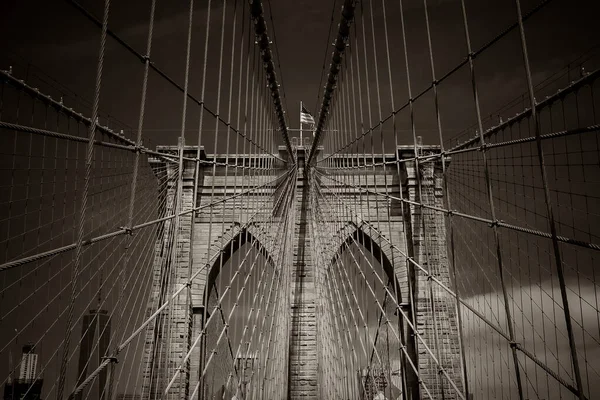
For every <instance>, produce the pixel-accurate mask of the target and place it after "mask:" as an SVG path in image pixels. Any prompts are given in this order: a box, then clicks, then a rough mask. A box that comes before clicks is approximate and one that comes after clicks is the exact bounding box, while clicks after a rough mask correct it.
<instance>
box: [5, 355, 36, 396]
mask: <svg viewBox="0 0 600 400" xmlns="http://www.w3.org/2000/svg"><path fill="white" fill-rule="evenodd" d="M34 350H35V347H34V346H33V345H27V346H23V355H22V357H21V365H20V366H19V378H18V379H12V378H11V377H9V379H8V381H7V382H6V384H5V385H4V400H40V399H41V396H42V385H43V383H44V381H43V380H42V379H36V378H37V375H36V374H37V363H38V355H37V354H36V353H35V352H34Z"/></svg>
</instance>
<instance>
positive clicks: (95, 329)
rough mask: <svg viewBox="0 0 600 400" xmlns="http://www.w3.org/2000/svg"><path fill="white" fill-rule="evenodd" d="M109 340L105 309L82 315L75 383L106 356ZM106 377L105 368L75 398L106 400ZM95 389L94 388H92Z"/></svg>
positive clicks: (85, 376)
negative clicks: (87, 387) (91, 383)
mask: <svg viewBox="0 0 600 400" xmlns="http://www.w3.org/2000/svg"><path fill="white" fill-rule="evenodd" d="M109 341H110V316H109V315H108V311H106V310H101V309H97V310H90V312H89V313H88V314H86V315H84V316H83V323H82V325H81V347H80V349H79V366H78V367H79V368H78V375H77V385H80V384H81V383H82V382H83V381H84V380H85V379H86V378H87V377H88V375H89V373H90V372H91V371H93V370H95V369H96V368H97V367H98V366H99V365H100V363H101V360H102V357H104V356H106V354H107V351H108V343H109ZM106 378H107V371H106V369H104V370H102V371H101V372H100V373H99V374H98V378H97V379H96V382H95V383H94V384H93V385H90V388H89V389H87V390H82V391H81V392H79V393H78V394H77V396H76V400H83V399H89V400H106V399H107V398H108V393H107V392H106V391H105V385H106ZM94 389H96V390H97V391H96V390H94Z"/></svg>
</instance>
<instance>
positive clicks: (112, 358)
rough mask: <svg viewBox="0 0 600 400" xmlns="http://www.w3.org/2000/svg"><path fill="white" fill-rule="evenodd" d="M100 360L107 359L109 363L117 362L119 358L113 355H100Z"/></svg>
mask: <svg viewBox="0 0 600 400" xmlns="http://www.w3.org/2000/svg"><path fill="white" fill-rule="evenodd" d="M102 360H108V361H109V362H110V363H111V364H118V363H119V359H118V358H117V357H115V356H107V357H102Z"/></svg>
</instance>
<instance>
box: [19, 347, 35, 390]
mask: <svg viewBox="0 0 600 400" xmlns="http://www.w3.org/2000/svg"><path fill="white" fill-rule="evenodd" d="M33 351H34V346H33V345H27V346H23V357H22V358H21V368H20V371H19V379H22V380H23V379H25V380H32V381H33V380H35V378H36V376H35V372H36V369H37V363H38V355H37V354H35V353H34V352H33Z"/></svg>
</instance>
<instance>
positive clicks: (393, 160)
mask: <svg viewBox="0 0 600 400" xmlns="http://www.w3.org/2000/svg"><path fill="white" fill-rule="evenodd" d="M420 150H421V151H423V152H424V153H427V152H436V151H438V150H437V148H435V147H427V146H425V147H422V148H421V149H420ZM158 151H160V152H162V153H165V154H168V155H169V156H170V157H173V158H174V159H175V158H177V154H178V147H177V146H162V147H159V149H158ZM199 153H200V154H201V156H200V160H195V159H196V155H197V154H198V149H197V147H191V146H188V147H185V148H184V151H183V156H184V162H183V165H184V170H183V172H182V182H181V188H180V199H181V202H180V204H179V206H177V204H176V202H175V198H176V193H177V168H176V167H177V164H176V163H175V162H173V163H170V162H165V160H164V159H160V158H156V159H154V160H153V161H152V164H153V167H154V170H155V172H156V175H157V178H158V179H159V180H165V181H167V182H168V190H167V192H166V193H165V194H164V196H165V199H164V200H165V201H164V204H165V208H166V210H165V211H166V215H169V214H172V213H173V212H174V210H175V209H176V208H177V207H179V208H178V210H180V212H181V211H185V210H191V209H192V208H194V212H193V213H192V212H189V213H186V214H184V215H182V216H181V218H180V219H179V221H178V222H174V221H173V220H167V221H165V223H164V227H163V229H162V234H161V235H159V237H158V238H157V241H156V246H155V264H154V265H155V267H154V284H153V289H152V292H151V298H150V299H149V303H148V311H147V312H148V314H149V315H150V314H152V313H154V312H156V310H157V306H158V304H164V302H165V300H167V299H170V298H172V300H171V301H170V303H169V305H168V307H166V308H164V309H163V310H161V314H160V317H159V318H158V319H157V322H156V323H155V324H153V325H152V326H149V327H148V330H147V333H146V341H145V346H146V347H145V354H144V360H143V362H144V385H143V388H144V392H143V393H144V394H143V396H154V395H155V394H156V395H158V396H159V397H161V395H162V393H164V390H165V388H166V386H167V385H168V384H169V378H168V377H169V376H171V375H172V374H173V372H174V371H175V370H177V369H180V373H179V376H180V379H176V380H175V382H172V383H171V384H172V386H171V388H170V391H169V393H172V394H173V395H172V396H173V397H172V398H189V397H190V396H192V395H193V396H195V398H202V397H201V396H200V395H199V394H200V393H201V392H202V383H201V382H200V380H199V377H200V376H201V375H202V370H203V366H202V360H205V359H206V358H207V357H209V356H210V354H207V353H206V345H205V344H203V343H202V340H201V341H200V343H194V342H195V340H196V339H197V338H202V337H203V336H202V332H203V331H202V328H203V321H205V320H206V319H207V318H211V315H210V313H209V312H208V309H209V308H210V307H207V304H206V302H207V301H210V300H207V298H210V293H211V290H212V286H211V285H212V283H213V282H214V280H215V278H216V276H217V275H218V274H219V273H220V267H221V266H222V265H224V264H225V262H226V261H227V260H228V259H229V257H230V256H231V255H232V254H233V253H234V252H235V251H236V250H237V249H239V248H240V247H241V246H242V245H244V243H252V244H253V245H254V246H255V247H256V248H257V249H258V250H259V251H261V252H262V253H263V254H264V255H265V257H266V258H267V259H268V260H269V262H270V263H272V265H273V268H275V270H276V273H277V274H285V275H286V279H287V281H286V282H288V284H289V287H288V290H287V292H288V294H289V295H288V296H287V299H286V301H285V302H283V303H281V304H284V305H283V306H281V308H280V309H279V310H278V311H277V312H279V313H282V314H287V315H286V318H285V319H284V318H282V320H286V319H287V320H288V321H290V322H289V323H288V324H284V323H282V324H275V325H274V329H275V330H276V335H279V336H278V337H281V338H285V340H286V341H287V342H286V343H285V344H284V345H285V346H286V348H287V349H288V353H287V355H286V357H285V358H286V359H285V360H278V361H277V362H279V364H277V365H280V366H284V367H285V371H282V370H281V369H279V370H274V369H271V370H269V367H268V366H266V367H265V368H266V369H265V370H264V371H263V374H264V379H265V380H268V379H269V374H274V373H278V374H286V375H287V378H286V380H285V381H286V382H287V389H286V391H285V392H284V393H281V394H277V393H260V392H255V395H254V396H255V397H254V398H290V399H296V398H304V399H320V398H325V397H323V396H324V393H326V391H325V386H326V385H331V384H340V385H346V386H348V387H351V386H352V385H354V386H355V389H356V390H355V391H354V392H351V391H350V390H349V389H348V390H347V392H348V397H351V393H356V392H360V390H361V388H360V382H359V379H357V378H356V374H355V375H354V376H352V377H348V381H347V382H345V383H340V382H337V383H328V382H324V381H323V380H322V379H321V377H322V374H321V373H320V372H321V371H320V363H321V362H322V357H323V354H324V352H326V349H323V348H321V347H320V340H319V336H320V334H322V333H323V332H322V330H321V329H323V327H322V326H320V320H321V316H320V312H323V307H322V303H323V298H324V296H327V295H328V294H327V293H325V292H323V291H322V290H321V291H319V287H327V280H330V279H335V277H333V276H331V275H330V268H329V267H330V265H331V263H333V262H334V261H335V260H336V259H337V258H338V257H340V255H341V254H342V253H343V251H344V250H345V249H346V248H347V247H348V245H349V244H350V243H352V242H354V243H360V244H361V245H363V246H364V248H366V249H367V250H369V251H370V252H371V253H372V254H373V257H374V258H375V259H377V261H379V263H380V264H381V266H382V267H383V269H384V271H385V273H386V274H387V276H388V278H389V279H390V280H392V281H393V280H394V279H395V281H396V283H397V286H398V298H397V299H396V300H397V303H398V304H399V306H400V309H401V310H402V313H400V314H402V315H404V316H405V317H404V318H399V319H400V321H399V322H398V328H399V331H400V332H401V336H402V339H401V342H402V345H403V347H404V348H405V350H406V354H408V355H409V357H410V359H411V360H417V361H418V362H417V363H416V365H415V366H414V367H411V365H410V363H409V362H408V361H407V360H406V358H404V361H402V366H401V369H402V371H403V374H404V379H405V382H406V385H407V388H406V390H405V393H406V394H407V397H406V398H410V399H417V398H420V397H422V394H421V392H420V390H421V388H420V385H419V380H421V381H423V382H426V383H427V384H428V387H430V388H431V387H433V388H434V390H433V391H431V390H430V392H431V395H432V396H434V398H440V399H441V398H445V399H451V398H456V397H455V394H454V391H453V390H451V387H450V385H449V384H448V382H445V383H441V382H442V381H443V379H441V378H440V368H439V367H438V365H437V363H436V362H435V360H434V358H433V357H432V356H431V354H432V353H433V355H435V358H436V359H438V360H439V362H440V363H441V365H442V366H443V368H444V370H445V372H446V373H447V374H448V375H449V376H450V377H451V378H452V380H453V381H454V382H459V383H460V382H462V381H463V380H462V376H461V371H462V370H461V360H460V346H459V340H460V339H459V335H458V329H457V315H456V304H455V300H454V298H452V297H451V296H450V295H449V294H448V293H447V292H445V291H443V290H441V289H440V288H439V287H438V286H437V285H434V286H432V285H430V284H431V278H432V277H433V278H435V279H437V280H439V281H441V282H442V283H443V284H444V285H446V286H448V287H452V283H451V274H450V265H449V259H448V254H447V248H446V247H447V246H446V224H445V221H444V217H443V216H441V214H440V213H434V212H431V210H428V209H427V208H422V207H419V206H418V205H417V203H419V202H420V201H422V202H423V203H425V204H428V205H431V206H436V207H443V205H444V202H443V196H442V193H443V191H442V181H441V178H440V176H441V165H439V163H438V164H435V163H429V164H424V165H421V166H419V168H418V170H417V168H415V162H414V148H413V147H412V146H400V147H398V148H397V151H396V153H395V154H380V155H375V164H376V165H379V166H377V167H375V168H373V169H372V170H371V171H369V173H368V174H365V173H363V174H361V175H357V174H356V171H357V170H356V169H354V170H353V169H345V170H344V169H342V171H345V173H340V169H337V168H336V170H335V171H336V175H329V174H326V173H325V174H321V175H319V174H315V171H314V170H312V169H309V168H306V166H305V165H304V160H305V153H304V150H303V149H302V148H298V149H297V159H298V163H297V168H295V169H294V171H293V172H290V170H289V169H288V167H287V166H286V165H285V164H284V163H279V164H270V165H269V167H271V168H270V169H265V171H268V173H265V174H264V175H261V174H258V173H255V174H252V175H248V174H240V175H239V176H238V175H236V174H232V173H227V171H226V168H229V167H226V166H225V165H226V164H229V165H232V164H234V165H240V166H249V165H263V164H264V165H267V164H268V163H275V161H273V159H270V160H269V159H267V158H266V157H265V156H262V155H259V156H256V155H250V154H238V155H225V154H216V155H214V154H206V153H205V152H204V150H203V149H201V151H200V152H199ZM279 155H280V157H281V158H284V159H285V157H286V155H287V153H286V152H285V149H284V148H281V149H280V151H279ZM334 162H335V163H337V164H336V165H337V166H343V165H349V162H348V160H347V159H345V158H344V157H343V156H341V157H338V158H337V159H335V160H334ZM196 169H198V173H197V175H196ZM292 174H293V176H295V179H292V178H290V176H291V175H292ZM417 174H419V175H417ZM195 179H197V181H198V186H197V188H196V189H195V187H194V186H195ZM315 180H318V183H319V187H320V190H321V192H320V193H316V189H315V185H313V183H314V182H315ZM353 180H354V181H355V182H358V181H359V180H361V184H360V186H361V187H365V186H366V187H373V188H376V187H379V188H383V187H384V185H387V187H388V191H387V193H391V194H392V195H391V196H390V197H384V196H381V195H376V194H374V192H375V190H374V192H373V193H369V192H367V193H365V192H364V191H361V190H359V189H358V186H356V188H355V189H353V186H352V184H351V182H353ZM284 181H286V182H288V183H285V184H284V183H283V182H284ZM252 187H256V188H259V189H257V190H256V191H255V192H253V195H252V196H239V197H236V196H237V195H239V194H240V193H242V192H244V191H247V190H249V188H252ZM286 193H291V194H292V196H293V197H292V198H293V201H292V204H291V205H290V207H289V208H288V209H287V210H288V212H287V213H283V212H282V211H281V210H282V209H283V208H282V207H283V206H282V204H277V202H278V201H280V202H281V201H282V200H281V199H283V198H285V194H286ZM226 198H227V199H229V198H231V199H229V200H228V201H227V202H225V201H223V202H222V203H220V204H216V205H212V206H211V207H208V206H207V205H208V204H211V203H214V202H215V200H219V199H226ZM401 199H403V200H401ZM194 200H195V203H194ZM334 200H335V201H337V202H338V204H339V203H340V202H341V204H347V205H352V207H347V211H345V212H343V213H342V212H339V213H335V214H333V213H330V214H327V212H328V211H327V207H328V206H329V205H328V204H327V202H328V201H331V202H334ZM241 209H243V210H244V212H240V210H241ZM271 210H274V212H272V211H271ZM352 210H354V211H355V212H354V213H353V212H352ZM316 213H321V214H320V215H329V219H328V220H327V221H328V226H326V227H319V229H318V232H313V231H311V230H314V229H315V226H314V220H315V218H314V217H315V215H316ZM342 215H343V216H344V217H343V220H342V219H341V218H342V217H341V216H342ZM249 216H254V219H253V220H252V221H250V220H249ZM286 224H288V226H291V225H290V224H293V229H287V231H289V232H290V233H289V235H291V236H292V237H289V238H286V239H285V240H281V238H278V237H277V235H278V232H281V231H283V230H282V227H284V226H286ZM173 230H176V231H177V234H175V235H173ZM332 232H334V233H335V234H332ZM424 232H425V233H426V234H424ZM311 238H318V239H323V240H318V243H313V242H312V241H311ZM276 239H279V240H276ZM282 243H284V245H282ZM392 243H393V244H394V245H392ZM290 250H291V251H290ZM327 260H328V261H327ZM411 260H412V261H411ZM413 261H414V262H413ZM415 263H416V264H418V265H420V266H422V267H424V268H425V269H426V270H427V271H429V272H430V273H431V274H430V275H428V274H427V273H425V272H423V271H422V270H420V269H419V268H417V267H415ZM189 276H193V277H194V280H193V283H192V284H191V285H188V287H186V282H187V281H188V277H189ZM320 285H321V286H320ZM182 288H183V289H182ZM178 290H179V292H177V291H178ZM434 292H435V293H434ZM164 318H170V319H171V326H175V327H176V328H175V330H173V329H171V331H170V332H163V331H161V324H160V322H161V319H164ZM408 321H410V323H409V322H408ZM411 324H412V326H414V328H415V329H416V334H415V332H414V331H413V329H412V328H411V326H410V325H411ZM434 324H435V325H434ZM435 326H437V329H434V328H435ZM167 342H168V343H169V345H168V346H167V345H165V343H167ZM424 343H426V344H427V346H428V348H425V346H424ZM192 347H193V348H194V350H193V351H192V354H191V357H189V358H188V359H184V357H185V355H186V353H187V351H188V349H189V348H192ZM260 357H261V356H260V354H259V355H258V356H257V359H258V360H259V361H258V362H259V363H260V362H261V361H260ZM158 360H160V362H159V361H158ZM263 361H264V360H263ZM267 361H268V362H269V363H270V362H275V360H267ZM261 365H266V363H265V364H261ZM355 367H358V366H355ZM414 368H418V371H419V373H418V378H417V374H415V372H414V370H413V369H414ZM436 382H437V384H436ZM265 396H266V397H265ZM163 398H164V396H163ZM169 398H171V397H169Z"/></svg>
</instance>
